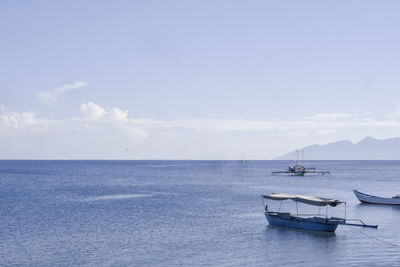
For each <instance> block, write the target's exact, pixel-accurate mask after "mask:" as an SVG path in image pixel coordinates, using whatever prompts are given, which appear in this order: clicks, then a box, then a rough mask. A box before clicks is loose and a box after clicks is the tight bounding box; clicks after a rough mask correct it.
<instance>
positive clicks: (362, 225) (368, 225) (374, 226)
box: [343, 219, 378, 229]
mask: <svg viewBox="0 0 400 267" xmlns="http://www.w3.org/2000/svg"><path fill="white" fill-rule="evenodd" d="M347 220H352V221H353V220H354V221H360V222H361V223H362V224H358V223H347V222H345V223H343V225H348V226H360V227H368V228H375V229H378V225H371V224H365V223H364V222H363V221H361V220H360V219H347ZM347 220H346V221H347Z"/></svg>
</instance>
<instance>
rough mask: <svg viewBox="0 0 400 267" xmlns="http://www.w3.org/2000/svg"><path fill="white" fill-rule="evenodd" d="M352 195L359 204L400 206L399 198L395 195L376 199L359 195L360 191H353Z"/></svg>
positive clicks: (375, 197)
mask: <svg viewBox="0 0 400 267" xmlns="http://www.w3.org/2000/svg"><path fill="white" fill-rule="evenodd" d="M353 192H354V195H356V197H357V198H358V200H359V201H360V202H361V203H368V204H381V205H400V196H399V195H396V196H393V197H391V198H389V197H378V196H373V195H368V194H365V193H361V192H360V191H357V190H353Z"/></svg>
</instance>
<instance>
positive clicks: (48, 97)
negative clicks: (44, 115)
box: [38, 81, 88, 103]
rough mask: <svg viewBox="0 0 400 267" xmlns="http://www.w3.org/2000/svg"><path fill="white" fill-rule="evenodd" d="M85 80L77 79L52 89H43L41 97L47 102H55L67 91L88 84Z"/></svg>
mask: <svg viewBox="0 0 400 267" xmlns="http://www.w3.org/2000/svg"><path fill="white" fill-rule="evenodd" d="M87 85H88V83H87V82H84V81H76V82H74V83H71V84H65V85H63V86H61V87H57V88H54V89H52V90H50V91H42V92H40V93H39V94H38V97H39V99H40V100H41V101H42V102H45V103H54V102H57V101H58V99H59V98H60V97H61V96H62V95H63V94H65V93H67V92H69V91H73V90H76V89H78V88H82V87H85V86H87Z"/></svg>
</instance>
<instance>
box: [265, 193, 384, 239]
mask: <svg viewBox="0 0 400 267" xmlns="http://www.w3.org/2000/svg"><path fill="white" fill-rule="evenodd" d="M261 198H262V200H263V204H264V207H265V210H264V214H265V217H266V218H267V220H268V223H269V224H270V225H274V226H282V227H288V228H296V229H305V230H313V231H324V232H335V231H336V228H337V227H338V225H339V224H341V225H349V226H363V227H371V228H378V226H377V225H367V224H365V223H364V222H363V221H361V220H360V219H346V202H344V201H340V200H337V199H330V198H323V197H314V196H305V195H291V194H270V195H261ZM266 199H267V200H276V201H284V200H292V201H295V202H296V210H297V212H296V214H295V215H294V214H290V213H289V212H280V210H279V211H271V210H269V209H268V205H265V202H264V201H265V200H266ZM298 202H300V203H304V204H308V205H312V206H318V207H326V214H321V213H318V214H299V212H298V208H297V203H298ZM340 204H344V205H345V216H344V218H337V217H328V206H331V207H336V206H337V205H340ZM354 220H357V221H359V222H360V224H356V223H348V222H347V221H354Z"/></svg>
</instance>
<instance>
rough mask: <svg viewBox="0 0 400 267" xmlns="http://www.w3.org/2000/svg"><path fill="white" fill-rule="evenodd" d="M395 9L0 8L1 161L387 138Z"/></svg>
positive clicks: (395, 108) (220, 152) (230, 4)
mask: <svg viewBox="0 0 400 267" xmlns="http://www.w3.org/2000/svg"><path fill="white" fill-rule="evenodd" d="M399 6H400V3H399V2H398V1H244V0H243V1H239V0H236V1H233V0H232V1H112V2H110V1H4V0H3V1H0V36H1V37H0V38H1V42H0V59H1V64H0V74H1V75H0V150H1V152H0V158H34V159H36V158H38V159H39V158H50V159H52V158H68V159H69V158H76V159H81V158H90V159H98V158H102V159H103V158H104V159H119V158H121V159H241V158H247V159H272V158H274V157H276V156H279V155H281V154H284V153H286V152H288V151H290V150H294V149H297V148H299V147H303V146H307V145H311V144H314V143H319V144H325V143H328V142H332V141H336V140H340V139H350V140H351V141H353V142H357V141H359V140H361V139H362V138H364V137H366V136H373V137H375V138H390V137H399V136H400V100H399V99H400V90H398V87H399V86H398V85H399V84H400V76H399V75H398V71H399V69H400V53H399V49H398V47H399V45H400V34H399V33H398V25H400V17H399V16H398V12H397V11H398V10H399Z"/></svg>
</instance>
